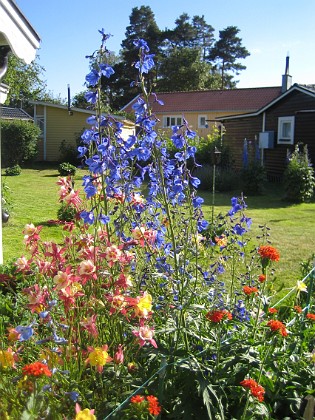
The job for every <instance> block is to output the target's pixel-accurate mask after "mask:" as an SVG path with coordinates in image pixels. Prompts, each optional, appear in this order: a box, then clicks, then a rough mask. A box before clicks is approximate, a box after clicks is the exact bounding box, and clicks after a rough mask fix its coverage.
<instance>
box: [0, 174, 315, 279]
mask: <svg viewBox="0 0 315 420" xmlns="http://www.w3.org/2000/svg"><path fill="white" fill-rule="evenodd" d="M83 174H84V172H83V171H78V173H77V175H76V177H75V182H76V188H79V189H82V187H80V186H81V178H82V176H83ZM58 176H59V174H58V171H57V167H48V168H47V167H40V166H38V167H35V168H33V169H23V171H22V174H21V175H19V176H15V177H3V181H4V182H5V183H6V184H7V185H8V186H9V188H10V189H11V191H12V194H11V200H12V203H13V206H14V207H13V213H12V215H11V218H10V220H9V223H7V224H5V225H4V226H3V251H4V263H6V262H9V261H10V260H12V259H15V258H17V257H19V256H21V255H23V254H25V250H24V245H23V234H22V230H23V228H24V226H25V224H27V223H31V222H32V223H34V224H35V225H43V230H42V233H41V236H42V238H43V239H44V240H55V241H57V242H60V241H61V240H62V230H61V229H60V227H58V226H53V225H50V224H49V223H48V222H49V220H51V219H56V218H57V210H58V208H59V203H58V189H59V187H58V186H57V185H56V182H57V180H58ZM201 195H202V196H203V197H204V199H205V205H204V208H203V210H204V213H205V215H206V217H207V219H208V220H211V217H212V202H213V196H212V193H210V192H201ZM235 195H240V191H233V192H230V193H216V194H215V206H214V215H215V216H216V215H217V214H218V213H223V214H224V213H226V211H227V210H228V209H229V208H230V200H231V197H232V196H235ZM283 197H284V192H283V189H282V186H281V185H279V184H268V185H267V186H266V193H265V194H264V195H262V196H248V197H247V198H246V203H247V205H248V209H247V215H248V216H249V217H251V218H252V219H253V224H252V228H251V231H252V238H253V240H255V237H256V236H257V235H259V234H260V233H261V230H260V228H259V225H265V224H266V225H267V226H268V227H269V228H270V235H271V236H270V240H271V241H272V245H273V246H275V247H277V248H278V249H279V251H280V253H281V261H280V262H279V264H278V265H277V270H276V277H277V283H278V284H279V285H280V284H281V283H284V284H285V285H286V286H289V285H292V284H294V283H295V282H296V280H298V279H299V278H300V277H301V270H300V263H301V262H302V261H305V260H307V259H309V258H310V257H311V255H312V254H313V253H315V218H314V216H315V201H313V202H311V203H302V204H292V203H288V202H286V201H284V200H283Z"/></svg>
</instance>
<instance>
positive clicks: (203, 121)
mask: <svg viewBox="0 0 315 420" xmlns="http://www.w3.org/2000/svg"><path fill="white" fill-rule="evenodd" d="M198 128H208V123H207V116H206V115H198Z"/></svg>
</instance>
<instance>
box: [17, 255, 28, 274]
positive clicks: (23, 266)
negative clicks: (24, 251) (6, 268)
mask: <svg viewBox="0 0 315 420" xmlns="http://www.w3.org/2000/svg"><path fill="white" fill-rule="evenodd" d="M14 265H15V266H16V267H17V270H18V271H26V270H29V269H30V262H29V261H28V260H27V258H26V257H24V256H23V257H20V258H18V259H17V260H16V261H15V263H14Z"/></svg>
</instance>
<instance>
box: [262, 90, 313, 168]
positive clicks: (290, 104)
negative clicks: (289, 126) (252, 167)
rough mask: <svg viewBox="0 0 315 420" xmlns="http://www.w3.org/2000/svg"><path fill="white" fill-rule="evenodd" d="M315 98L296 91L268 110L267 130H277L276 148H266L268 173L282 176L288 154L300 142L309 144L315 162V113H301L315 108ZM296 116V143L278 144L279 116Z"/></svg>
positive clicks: (310, 154) (311, 157) (311, 156)
mask: <svg viewBox="0 0 315 420" xmlns="http://www.w3.org/2000/svg"><path fill="white" fill-rule="evenodd" d="M314 109H315V98H313V97H311V96H309V95H306V94H303V93H302V92H299V91H294V92H292V93H291V94H290V95H288V96H287V97H285V98H283V99H282V100H281V101H279V102H278V103H277V104H275V105H274V106H272V107H271V108H270V109H268V111H267V112H266V130H272V131H274V132H275V148H274V149H270V150H265V165H266V168H267V171H268V173H270V174H271V175H273V176H281V175H282V174H283V172H284V170H285V167H286V163H287V154H288V153H291V152H292V151H293V150H294V148H295V145H296V144H297V143H299V142H302V143H303V144H307V145H308V149H309V156H310V159H311V161H312V163H313V164H314V163H315V114H314V113H300V112H299V111H301V110H314ZM286 116H295V127H294V145H284V144H277V131H278V118H279V117H286Z"/></svg>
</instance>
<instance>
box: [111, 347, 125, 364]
mask: <svg viewBox="0 0 315 420" xmlns="http://www.w3.org/2000/svg"><path fill="white" fill-rule="evenodd" d="M113 361H114V363H116V364H117V365H120V364H123V363H124V352H123V348H122V345H121V344H119V346H118V349H117V352H116V353H115V356H114V359H113Z"/></svg>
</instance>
